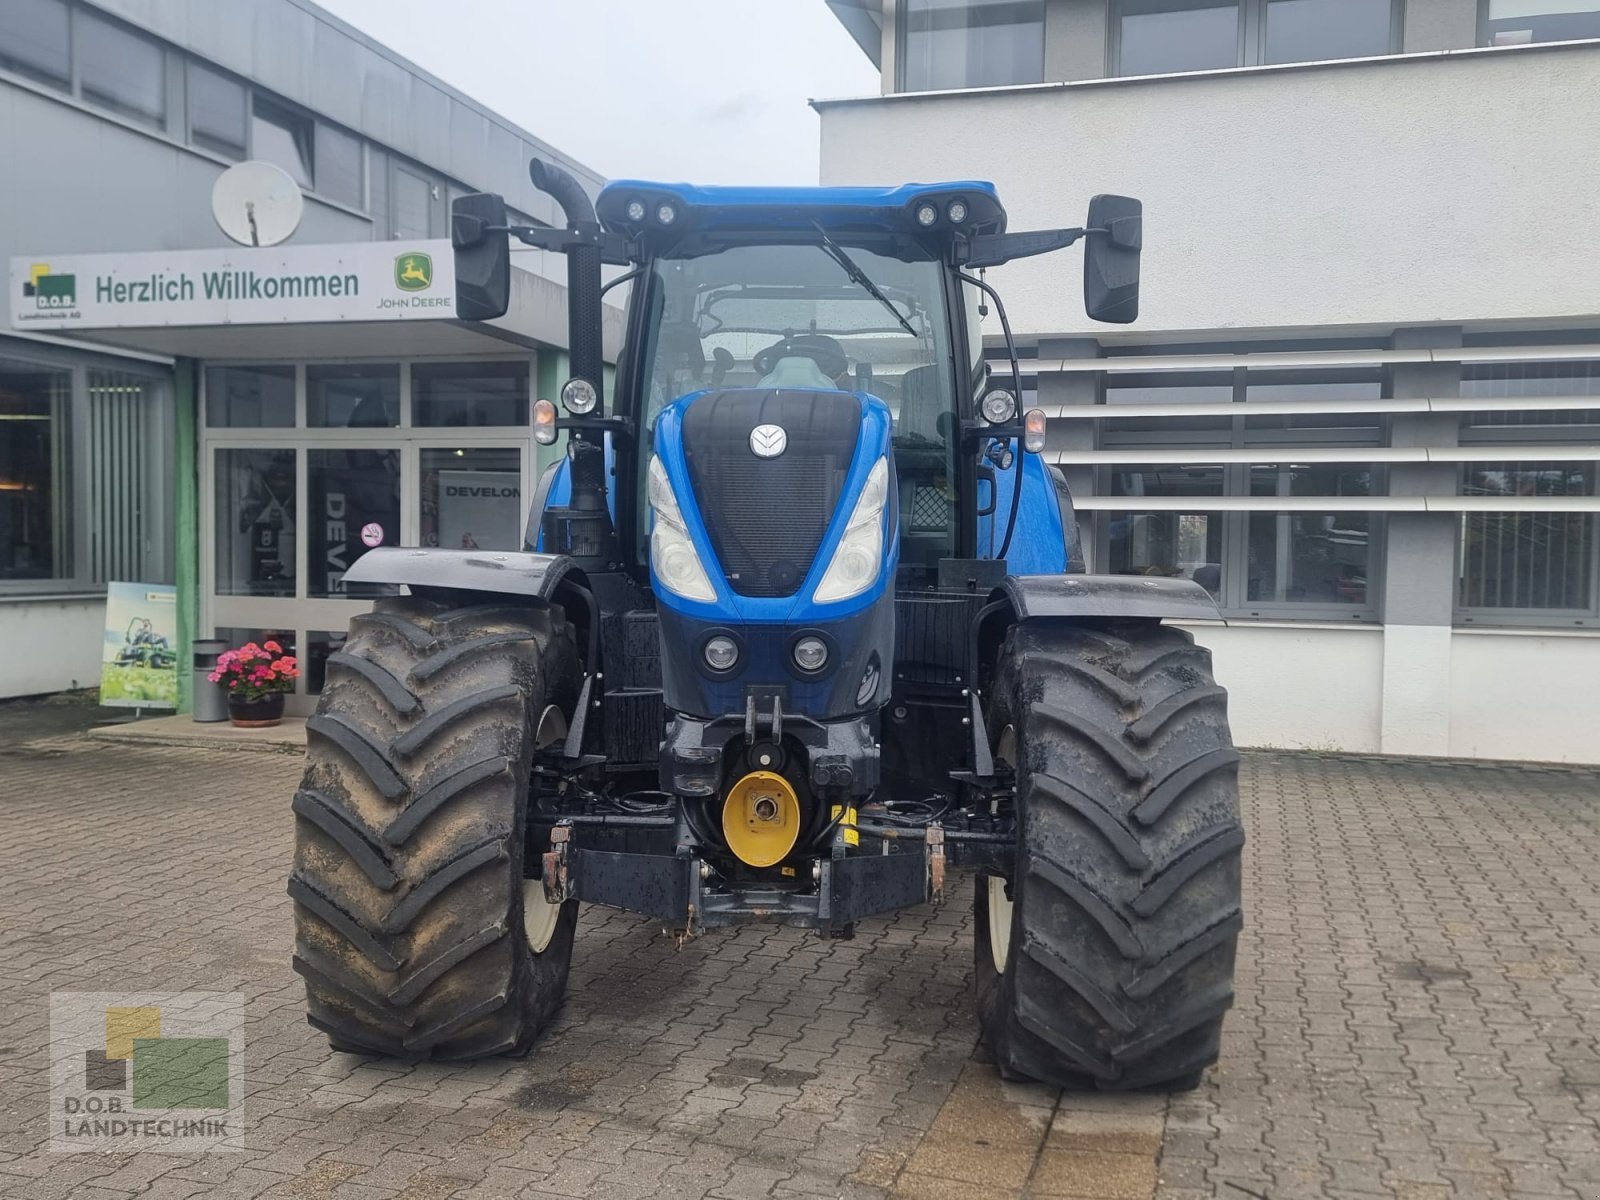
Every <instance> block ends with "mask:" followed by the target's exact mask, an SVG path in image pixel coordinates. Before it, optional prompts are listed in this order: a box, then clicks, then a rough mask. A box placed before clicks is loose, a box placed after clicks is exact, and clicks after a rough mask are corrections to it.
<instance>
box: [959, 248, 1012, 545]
mask: <svg viewBox="0 0 1600 1200" xmlns="http://www.w3.org/2000/svg"><path fill="white" fill-rule="evenodd" d="M956 277H957V278H958V279H961V280H963V281H964V282H966V283H970V284H971V285H972V286H973V287H975V288H977V289H978V290H979V291H981V292H983V294H984V295H986V296H988V297H989V299H991V300H993V301H994V311H995V315H997V316H998V317H999V318H1000V329H1001V332H1003V333H1004V334H1005V335H1006V353H1007V354H1008V355H1009V356H1010V358H1011V394H1012V395H1013V396H1015V397H1016V398H1017V405H1018V407H1019V409H1020V407H1021V404H1022V365H1021V363H1019V362H1018V360H1017V342H1016V339H1015V338H1013V337H1012V336H1011V319H1010V318H1009V317H1007V316H1006V302H1005V301H1004V300H1002V299H1000V293H999V292H997V291H995V290H994V289H993V288H992V287H990V286H989V285H988V284H987V283H985V282H984V281H983V280H981V279H979V278H978V277H977V276H976V275H968V274H967V273H966V272H964V271H957V272H956ZM969 349H970V347H969ZM1017 450H1018V452H1019V453H1018V454H1017V482H1016V484H1015V485H1014V486H1013V487H1012V489H1011V515H1010V516H1009V517H1007V518H1006V536H1005V541H1003V542H1001V543H1000V553H999V554H996V555H995V558H996V559H999V560H1002V561H1003V560H1004V559H1005V556H1006V553H1007V551H1009V550H1010V549H1011V535H1012V534H1014V533H1016V531H1017V513H1018V512H1019V511H1020V510H1021V508H1022V457H1023V455H1024V454H1026V453H1027V452H1026V450H1024V449H1023V445H1022V439H1021V438H1020V437H1019V438H1018V439H1017ZM990 536H991V537H993V534H992V533H991V534H990ZM993 544H994V543H993V542H992V541H991V542H990V545H991V546H992V545H993Z"/></svg>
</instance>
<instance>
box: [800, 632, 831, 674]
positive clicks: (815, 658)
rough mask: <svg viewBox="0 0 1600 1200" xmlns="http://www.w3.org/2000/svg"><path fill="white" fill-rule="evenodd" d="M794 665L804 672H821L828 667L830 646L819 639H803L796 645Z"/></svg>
mask: <svg viewBox="0 0 1600 1200" xmlns="http://www.w3.org/2000/svg"><path fill="white" fill-rule="evenodd" d="M794 665H795V666H797V667H799V668H800V669H801V670H802V671H820V670H822V668H823V667H825V666H827V665H828V644H827V643H826V642H824V641H823V640H822V639H821V638H819V637H803V638H801V639H800V640H799V641H798V642H796V643H795V644H794Z"/></svg>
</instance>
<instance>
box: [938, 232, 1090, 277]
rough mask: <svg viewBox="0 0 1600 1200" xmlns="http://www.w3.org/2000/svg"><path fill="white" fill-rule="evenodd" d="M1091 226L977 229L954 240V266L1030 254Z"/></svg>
mask: <svg viewBox="0 0 1600 1200" xmlns="http://www.w3.org/2000/svg"><path fill="white" fill-rule="evenodd" d="M1098 232H1101V231H1100V230H1094V229H1081V228H1080V229H1035V230H1030V231H1028V232H1026V233H981V234H978V235H976V236H975V237H972V238H969V239H967V240H966V241H965V242H958V243H957V245H956V248H955V257H956V266H958V267H969V268H972V267H998V266H1001V265H1003V264H1005V263H1008V262H1010V261H1011V260H1012V259H1016V258H1032V257H1033V256H1034V255H1036V254H1049V253H1051V252H1053V251H1056V250H1064V249H1066V248H1067V247H1068V246H1071V245H1073V244H1074V243H1075V242H1077V241H1078V240H1079V239H1080V238H1082V237H1083V236H1084V235H1085V234H1088V233H1098Z"/></svg>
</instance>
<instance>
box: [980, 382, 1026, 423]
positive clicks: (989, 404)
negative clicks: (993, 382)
mask: <svg viewBox="0 0 1600 1200" xmlns="http://www.w3.org/2000/svg"><path fill="white" fill-rule="evenodd" d="M979 407H980V408H981V409H982V411H983V419H984V420H985V421H987V422H989V424H991V425H1004V424H1005V423H1006V422H1007V421H1009V420H1011V418H1012V417H1014V416H1016V415H1017V398H1016V397H1015V396H1013V395H1012V394H1011V393H1010V392H1008V391H1006V389H1005V388H995V389H993V390H992V391H989V392H985V393H984V396H983V403H982V404H981V405H979Z"/></svg>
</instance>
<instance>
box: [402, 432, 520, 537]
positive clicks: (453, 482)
mask: <svg viewBox="0 0 1600 1200" xmlns="http://www.w3.org/2000/svg"><path fill="white" fill-rule="evenodd" d="M420 455H421V458H420V464H421V468H422V486H421V488H420V490H419V497H418V498H419V501H420V503H421V506H422V511H421V512H420V514H419V516H420V517H421V521H420V528H421V530H422V544H423V545H424V546H443V547H445V548H446V549H449V550H520V549H522V536H523V525H522V523H523V521H524V519H525V518H526V517H527V513H526V512H525V511H524V509H523V506H522V456H521V454H520V452H519V451H517V450H516V449H515V448H514V447H509V446H508V447H498V446H494V447H467V448H461V447H457V448H455V449H449V448H439V449H434V448H432V447H424V448H423V449H422V450H421V451H420Z"/></svg>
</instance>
